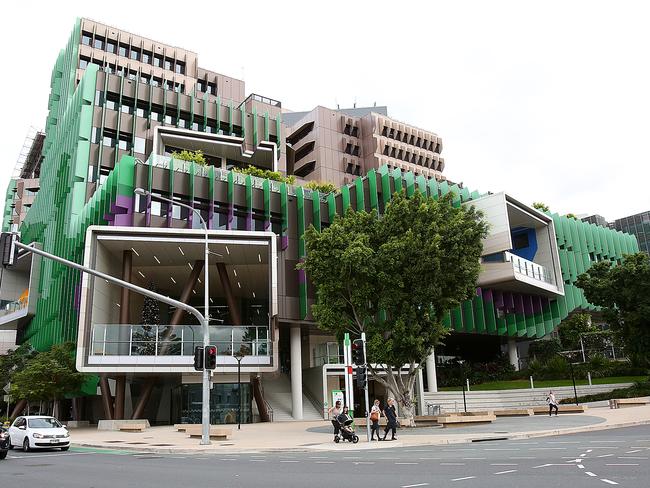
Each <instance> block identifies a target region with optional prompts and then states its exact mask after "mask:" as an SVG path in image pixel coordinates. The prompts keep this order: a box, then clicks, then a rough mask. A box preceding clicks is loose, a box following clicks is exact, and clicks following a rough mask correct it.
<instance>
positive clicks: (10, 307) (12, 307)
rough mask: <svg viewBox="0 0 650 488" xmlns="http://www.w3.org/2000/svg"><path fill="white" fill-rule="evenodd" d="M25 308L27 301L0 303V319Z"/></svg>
mask: <svg viewBox="0 0 650 488" xmlns="http://www.w3.org/2000/svg"><path fill="white" fill-rule="evenodd" d="M26 307H27V300H14V301H11V302H10V301H5V300H2V301H0V317H1V316H3V315H9V314H10V313H14V312H18V311H20V310H22V309H24V308H26Z"/></svg>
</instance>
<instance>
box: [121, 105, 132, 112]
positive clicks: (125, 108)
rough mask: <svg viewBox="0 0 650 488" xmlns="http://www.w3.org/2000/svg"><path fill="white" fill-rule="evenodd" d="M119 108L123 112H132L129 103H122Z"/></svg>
mask: <svg viewBox="0 0 650 488" xmlns="http://www.w3.org/2000/svg"><path fill="white" fill-rule="evenodd" d="M120 110H121V111H122V113H123V114H130V113H133V107H131V106H129V105H122V107H121V108H120Z"/></svg>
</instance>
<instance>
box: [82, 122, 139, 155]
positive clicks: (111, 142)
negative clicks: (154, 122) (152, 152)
mask: <svg viewBox="0 0 650 488" xmlns="http://www.w3.org/2000/svg"><path fill="white" fill-rule="evenodd" d="M90 142H92V143H94V144H101V145H102V146H104V147H117V148H119V149H124V150H125V151H130V150H131V149H133V152H136V153H139V154H144V153H145V150H146V140H145V139H144V138H142V137H135V138H133V137H132V136H131V134H128V133H126V132H119V133H118V132H117V131H115V130H112V129H104V133H103V134H101V136H100V130H99V127H93V129H92V134H91V139H90Z"/></svg>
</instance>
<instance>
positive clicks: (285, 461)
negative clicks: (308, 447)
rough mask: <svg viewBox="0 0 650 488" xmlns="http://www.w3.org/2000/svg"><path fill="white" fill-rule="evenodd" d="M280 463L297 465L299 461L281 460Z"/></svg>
mask: <svg viewBox="0 0 650 488" xmlns="http://www.w3.org/2000/svg"><path fill="white" fill-rule="evenodd" d="M280 462H281V463H299V462H300V461H289V460H288V459H283V460H281V461H280Z"/></svg>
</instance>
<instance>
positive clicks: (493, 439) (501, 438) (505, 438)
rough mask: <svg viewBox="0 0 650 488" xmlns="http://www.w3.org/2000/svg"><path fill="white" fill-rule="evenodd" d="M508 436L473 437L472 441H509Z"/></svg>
mask: <svg viewBox="0 0 650 488" xmlns="http://www.w3.org/2000/svg"><path fill="white" fill-rule="evenodd" d="M507 440H508V438H507V437H487V438H485V439H472V442H489V441H507Z"/></svg>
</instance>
